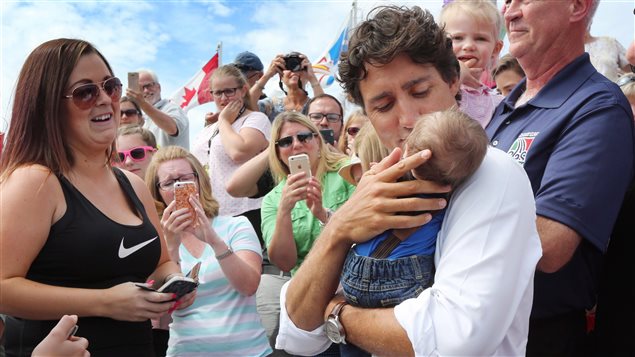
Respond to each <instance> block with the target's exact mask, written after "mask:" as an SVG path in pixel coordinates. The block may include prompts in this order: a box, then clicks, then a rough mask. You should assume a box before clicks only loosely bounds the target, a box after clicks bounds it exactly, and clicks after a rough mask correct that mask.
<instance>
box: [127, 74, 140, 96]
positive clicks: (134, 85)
mask: <svg viewBox="0 0 635 357" xmlns="http://www.w3.org/2000/svg"><path fill="white" fill-rule="evenodd" d="M128 88H130V89H132V90H133V91H136V92H138V91H139V72H128Z"/></svg>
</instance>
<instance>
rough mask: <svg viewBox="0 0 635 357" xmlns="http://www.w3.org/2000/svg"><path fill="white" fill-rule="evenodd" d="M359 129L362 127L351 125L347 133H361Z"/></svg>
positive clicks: (353, 134)
mask: <svg viewBox="0 0 635 357" xmlns="http://www.w3.org/2000/svg"><path fill="white" fill-rule="evenodd" d="M359 129H360V128H356V127H354V126H351V127H350V128H348V129H346V133H347V134H348V135H350V136H355V135H357V133H359Z"/></svg>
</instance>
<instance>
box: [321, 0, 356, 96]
mask: <svg viewBox="0 0 635 357" xmlns="http://www.w3.org/2000/svg"><path fill="white" fill-rule="evenodd" d="M356 11H357V4H356V1H354V2H353V8H352V9H351V12H350V14H349V15H348V18H347V19H346V20H345V21H344V24H343V25H342V27H341V30H340V31H339V32H338V34H339V35H338V36H337V39H335V41H334V42H333V43H332V44H331V45H330V46H329V47H328V49H327V50H326V51H325V52H324V54H323V55H322V56H321V57H320V59H319V60H318V61H317V62H315V63H313V64H312V66H313V72H314V73H315V76H316V77H317V79H318V81H320V84H321V85H322V87H328V86H330V85H331V84H333V82H334V81H335V74H336V73H337V64H338V62H339V60H340V55H341V54H342V52H345V51H346V50H347V49H348V37H349V33H348V32H349V30H350V29H352V28H353V26H354V22H355V16H356Z"/></svg>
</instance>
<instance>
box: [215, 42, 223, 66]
mask: <svg viewBox="0 0 635 357" xmlns="http://www.w3.org/2000/svg"><path fill="white" fill-rule="evenodd" d="M216 52H217V53H218V65H219V66H222V64H223V41H219V42H218V44H217V45H216Z"/></svg>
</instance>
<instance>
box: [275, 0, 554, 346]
mask: <svg viewBox="0 0 635 357" xmlns="http://www.w3.org/2000/svg"><path fill="white" fill-rule="evenodd" d="M349 51H350V52H349V54H348V56H344V57H343V58H342V60H341V62H340V71H339V72H340V77H341V78H340V80H341V82H342V83H343V86H344V88H345V89H346V92H347V94H349V95H350V97H351V98H353V101H354V102H356V103H357V104H359V105H361V106H362V107H363V109H364V112H365V114H366V115H367V116H368V117H369V119H370V122H371V123H372V125H373V127H374V128H375V130H376V131H377V134H378V136H379V138H380V140H381V142H382V144H383V145H384V146H386V147H387V148H389V149H391V150H392V152H391V154H390V155H388V157H387V158H385V159H384V160H383V161H382V162H380V163H379V164H377V165H375V166H373V167H372V168H371V169H370V170H369V171H368V172H367V173H365V174H364V176H363V177H362V179H361V181H360V182H359V185H358V186H357V189H356V191H355V193H354V194H353V196H352V197H351V198H350V199H349V200H348V201H347V203H346V204H344V205H343V206H342V207H341V208H339V209H338V210H337V212H335V213H334V214H333V216H332V218H331V219H330V222H328V223H327V224H326V226H325V227H324V230H323V231H322V234H321V236H320V237H319V238H318V239H317V241H316V243H315V245H314V246H313V248H312V250H311V253H310V254H309V255H308V257H307V259H306V260H305V261H304V263H303V264H302V266H301V267H300V268H299V270H298V271H297V273H296V275H295V276H294V277H293V279H291V281H290V282H289V283H288V284H287V285H286V286H285V287H284V288H283V290H282V292H281V302H280V305H281V316H280V331H279V335H278V340H277V347H278V348H283V349H285V350H287V351H288V352H290V353H293V354H302V355H311V354H317V353H320V352H321V351H324V350H325V349H326V348H327V347H328V346H329V345H330V344H331V341H332V342H335V343H351V344H354V345H356V346H359V347H360V348H362V349H364V350H366V351H368V352H369V353H372V354H375V355H390V356H395V355H399V356H401V355H413V354H415V355H417V356H423V355H426V356H427V355H493V354H495V355H509V356H512V355H523V354H524V352H525V342H526V340H527V325H528V320H529V313H530V310H531V302H532V293H533V290H532V289H533V275H534V271H535V267H536V262H537V261H538V259H539V258H540V254H541V248H540V241H539V238H538V233H537V232H536V227H535V218H536V216H535V211H534V205H533V196H532V192H531V187H530V185H529V182H528V180H527V177H526V175H525V173H524V171H523V170H522V168H521V167H520V166H519V165H517V164H516V163H515V162H514V161H513V159H511V158H510V157H509V156H508V155H506V154H505V153H504V152H501V151H499V150H495V149H488V151H487V154H486V156H485V159H484V160H483V163H482V164H481V165H480V167H479V168H478V169H477V170H476V172H475V173H474V174H473V175H472V176H471V177H470V178H468V179H467V180H466V181H464V182H463V183H461V184H460V185H459V186H458V187H452V188H450V187H448V186H442V185H440V184H435V183H433V182H430V181H423V180H415V181H405V182H404V181H400V182H397V181H398V179H399V178H400V177H402V176H403V175H404V174H405V173H406V172H408V171H410V170H411V169H413V168H415V167H418V166H419V165H422V164H425V163H426V162H427V160H428V159H429V158H430V157H431V155H434V154H435V153H434V152H430V150H423V151H422V152H421V153H420V154H415V155H412V156H408V157H406V158H404V159H402V158H401V157H402V147H403V146H404V143H405V141H406V139H407V137H408V136H409V135H410V133H411V132H412V131H413V128H414V126H415V124H416V123H417V121H418V120H420V118H421V116H422V115H424V114H428V113H433V112H438V111H443V110H446V109H449V108H451V107H453V106H456V104H457V98H456V96H457V93H458V91H459V67H458V62H457V59H456V57H455V56H454V53H453V51H452V44H451V42H450V40H449V39H448V38H447V37H446V35H445V34H444V32H443V29H442V28H440V27H438V26H437V25H436V24H435V22H434V18H433V17H432V15H431V14H430V13H429V12H428V11H424V10H422V9H420V8H418V7H412V8H405V7H395V6H388V7H380V8H378V9H376V10H375V11H373V12H372V13H371V15H370V17H369V19H368V20H366V21H365V22H363V23H362V24H361V25H360V26H359V27H358V28H357V29H356V30H355V32H354V34H353V36H352V38H351V40H350V42H349ZM450 189H452V191H453V195H452V199H451V200H450V201H449V206H448V209H447V212H446V216H445V221H444V223H443V227H442V229H441V231H440V232H439V234H438V236H437V242H436V253H435V257H434V264H435V267H436V273H435V276H434V284H433V285H432V286H431V287H430V288H428V289H427V290H425V291H423V292H422V293H421V294H420V295H419V296H417V297H416V298H412V299H408V300H406V301H404V302H402V303H400V304H399V305H397V306H395V307H391V308H373V309H365V308H361V307H357V306H351V305H347V304H346V302H345V301H344V299H343V297H342V296H341V295H338V294H335V293H336V290H337V288H338V282H339V278H340V274H341V272H342V265H343V262H344V260H345V257H346V255H347V254H348V252H349V250H350V248H351V246H352V245H353V244H356V243H362V242H365V241H368V240H369V239H371V238H373V237H374V236H376V235H378V234H379V233H382V232H384V231H386V230H388V229H394V228H412V227H417V226H421V225H423V224H426V223H427V222H429V221H430V220H431V214H430V211H434V210H439V209H441V208H444V207H445V206H446V204H447V202H446V200H445V199H439V198H419V197H413V195H416V194H421V193H442V192H448V191H450ZM406 211H408V212H410V211H422V212H417V213H418V214H414V215H404V214H398V213H399V212H406ZM334 294H335V295H334ZM325 320H326V321H325Z"/></svg>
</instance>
